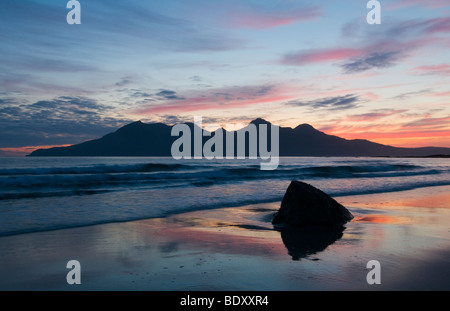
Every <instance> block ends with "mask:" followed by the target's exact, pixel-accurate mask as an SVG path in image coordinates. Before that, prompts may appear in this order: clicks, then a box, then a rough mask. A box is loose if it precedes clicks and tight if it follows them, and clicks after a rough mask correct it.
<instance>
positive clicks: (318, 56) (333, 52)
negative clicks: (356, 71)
mask: <svg viewBox="0 0 450 311" xmlns="http://www.w3.org/2000/svg"><path fill="white" fill-rule="evenodd" d="M363 52H364V50H362V49H349V48H335V49H325V50H313V51H301V52H298V53H290V54H287V55H285V56H284V57H283V59H282V61H281V62H282V63H283V64H285V65H297V66H298V65H304V64H311V63H322V62H330V61H339V60H343V59H347V58H350V57H355V56H357V55H359V54H362V53H363Z"/></svg>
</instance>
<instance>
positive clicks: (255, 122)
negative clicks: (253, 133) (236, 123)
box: [250, 118, 272, 125]
mask: <svg viewBox="0 0 450 311" xmlns="http://www.w3.org/2000/svg"><path fill="white" fill-rule="evenodd" d="M250 124H255V125H260V124H267V125H271V124H272V123H270V122H269V121H266V120H264V119H261V118H257V119H255V120H253V121H252V122H250Z"/></svg>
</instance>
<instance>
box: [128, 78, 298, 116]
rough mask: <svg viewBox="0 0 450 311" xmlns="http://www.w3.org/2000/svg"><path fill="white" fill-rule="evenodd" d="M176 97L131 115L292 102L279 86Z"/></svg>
mask: <svg viewBox="0 0 450 311" xmlns="http://www.w3.org/2000/svg"><path fill="white" fill-rule="evenodd" d="M173 96H174V97H175V98H170V96H169V97H167V96H166V97H163V98H161V100H159V101H157V102H155V103H150V104H149V105H145V106H144V107H142V108H140V109H136V110H134V111H132V113H133V114H135V115H146V114H154V113H157V114H166V113H171V112H172V113H173V112H176V113H186V112H194V111H204V110H214V109H216V110H225V109H235V108H243V107H247V106H253V105H259V104H263V103H275V102H280V101H283V100H286V99H289V98H292V95H291V94H290V93H289V91H288V90H286V89H283V88H282V87H279V86H276V85H261V86H235V87H226V88H218V89H208V90H205V91H187V92H186V94H183V95H175V94H174V95H173Z"/></svg>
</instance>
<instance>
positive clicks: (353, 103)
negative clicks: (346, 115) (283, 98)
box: [287, 94, 361, 110]
mask: <svg viewBox="0 0 450 311" xmlns="http://www.w3.org/2000/svg"><path fill="white" fill-rule="evenodd" d="M360 101H361V99H360V97H359V96H358V95H356V94H347V95H344V96H335V97H326V98H319V99H315V100H311V101H306V102H305V101H298V100H293V101H289V102H287V105H289V106H298V107H309V108H311V109H327V110H347V109H351V108H355V107H357V106H358V103H359V102H360Z"/></svg>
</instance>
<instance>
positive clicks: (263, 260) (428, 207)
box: [0, 186, 450, 291]
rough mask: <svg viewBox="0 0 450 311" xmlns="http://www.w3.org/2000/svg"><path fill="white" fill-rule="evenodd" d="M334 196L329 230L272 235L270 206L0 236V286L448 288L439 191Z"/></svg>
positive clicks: (447, 203) (448, 243)
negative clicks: (336, 219)
mask: <svg viewBox="0 0 450 311" xmlns="http://www.w3.org/2000/svg"><path fill="white" fill-rule="evenodd" d="M336 200H337V201H339V202H340V203H342V204H343V205H344V206H346V207H347V208H348V209H349V210H350V211H351V212H352V213H353V215H354V216H355V219H354V220H353V221H352V222H350V223H348V224H347V225H346V226H345V228H344V230H343V231H342V230H340V231H339V230H338V231H337V232H336V231H333V232H326V233H323V232H303V231H289V232H286V231H283V232H279V231H276V230H274V229H273V226H272V225H271V222H270V221H271V218H272V215H273V213H274V212H275V211H276V210H277V209H278V208H279V204H280V203H279V202H277V203H270V204H257V205H248V206H241V207H234V208H221V209H215V210H206V211H196V212H189V213H185V214H179V215H173V216H169V217H166V218H157V219H147V220H140V221H133V222H124V223H113V224H104V225H95V226H89V227H82V228H73V229H65V230H56V231H47V232H38V233H30V234H22V235H16V236H7V237H0V263H1V265H0V290H151V291H153V290H157V291H184V290H189V291H197V290H224V291H228V290H231V291H239V290H251V291H297V290H450V269H449V268H448V267H449V266H450V265H449V264H450V187H449V186H443V187H432V188H421V189H415V190H410V191H402V192H392V193H382V194H371V195H358V196H347V197H337V198H336ZM73 259H75V260H78V261H79V262H80V264H81V283H82V284H81V285H68V284H67V282H66V275H67V273H68V272H69V269H67V268H66V264H67V262H68V261H69V260H73ZM370 260H378V261H379V262H380V264H381V284H380V285H369V284H368V283H367V281H366V276H367V273H368V272H369V271H370V270H369V269H367V268H366V264H367V262H368V261H370Z"/></svg>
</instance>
